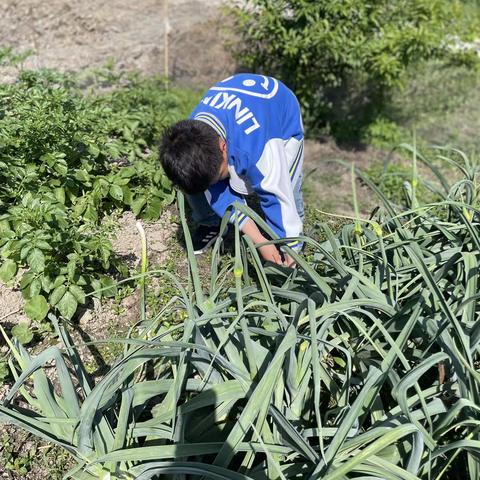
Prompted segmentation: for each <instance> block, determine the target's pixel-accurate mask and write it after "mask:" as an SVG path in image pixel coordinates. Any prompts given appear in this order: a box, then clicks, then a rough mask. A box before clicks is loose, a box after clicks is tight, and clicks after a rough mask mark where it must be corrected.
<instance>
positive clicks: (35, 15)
mask: <svg viewBox="0 0 480 480" xmlns="http://www.w3.org/2000/svg"><path fill="white" fill-rule="evenodd" d="M225 3H227V4H230V5H232V4H233V2H231V1H230V2H225ZM167 4H168V5H167ZM220 4H221V1H220V0H136V1H134V2H132V1H130V0H76V1H75V2H69V1H67V0H49V1H48V2H45V1H42V0H2V2H1V7H2V8H1V12H2V14H1V15H0V47H1V46H10V47H13V48H14V49H15V50H16V51H19V52H23V51H26V50H32V51H33V54H32V56H30V57H29V58H28V59H27V60H26V62H25V66H26V67H28V68H41V67H49V68H58V69H60V70H75V71H78V70H82V69H84V68H87V67H95V66H100V65H103V64H105V63H106V62H107V61H110V60H114V61H115V63H116V64H117V66H118V67H119V68H124V69H137V70H140V71H142V72H144V73H146V74H165V71H166V69H165V64H166V62H165V47H166V46H167V50H168V55H167V64H168V70H169V74H170V75H171V77H172V78H173V79H174V80H176V81H178V82H181V83H185V84H189V85H195V86H197V87H198V86H205V85H207V84H208V83H210V82H211V81H218V79H219V78H223V77H225V76H228V75H230V74H231V73H229V72H231V71H232V68H233V61H232V59H231V56H230V54H229V53H228V52H227V51H226V49H225V47H224V46H225V44H226V43H228V41H227V39H228V36H229V33H228V28H224V27H225V26H226V25H228V21H227V19H226V17H225V16H224V15H223V14H222V12H221V10H220V9H219V6H220ZM165 29H167V32H168V42H167V41H166V37H165ZM227 74H228V75H227Z"/></svg>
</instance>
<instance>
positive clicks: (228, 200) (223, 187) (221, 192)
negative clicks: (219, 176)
mask: <svg viewBox="0 0 480 480" xmlns="http://www.w3.org/2000/svg"><path fill="white" fill-rule="evenodd" d="M205 196H206V198H207V201H208V203H209V204H210V206H211V207H212V210H213V211H214V212H215V213H216V214H217V215H218V216H219V217H222V218H223V216H224V215H225V212H226V211H227V209H228V208H229V207H231V206H232V205H233V203H234V202H239V203H243V204H245V205H246V203H247V202H246V201H245V198H244V197H243V196H242V195H240V194H239V193H237V192H235V191H234V190H233V189H232V187H230V184H229V182H228V180H221V181H219V182H217V183H215V184H214V185H211V186H210V187H209V188H208V190H207V191H206V192H205ZM236 217H238V225H239V227H240V229H241V228H242V227H243V225H244V224H245V222H246V221H247V220H248V217H247V216H246V215H245V214H244V213H242V212H239V211H233V212H232V214H231V215H230V220H229V221H230V222H231V223H235V220H236Z"/></svg>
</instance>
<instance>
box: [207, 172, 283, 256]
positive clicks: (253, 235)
mask: <svg viewBox="0 0 480 480" xmlns="http://www.w3.org/2000/svg"><path fill="white" fill-rule="evenodd" d="M206 197H207V200H208V202H209V203H210V206H211V207H212V209H213V211H214V212H215V213H216V214H217V215H218V216H220V217H223V215H224V214H225V212H226V211H227V208H228V207H230V206H231V205H232V204H233V203H234V202H241V203H246V202H245V199H244V198H243V197H242V196H241V195H239V194H237V193H236V192H235V191H234V190H232V188H231V187H230V185H229V182H228V180H222V181H221V182H218V183H216V184H215V185H212V186H211V187H210V188H209V189H208V190H207V192H206ZM236 216H238V224H239V228H240V230H241V231H242V233H243V234H244V235H248V236H249V237H250V239H251V240H252V242H253V243H255V244H257V243H263V242H266V241H267V239H266V238H265V237H264V236H263V235H262V233H261V232H260V230H259V228H258V227H257V225H256V223H255V222H254V221H253V220H252V219H250V218H248V217H247V216H246V215H245V214H243V213H241V212H233V213H232V216H231V217H230V222H232V223H234V222H235V217H236ZM259 251H260V254H261V255H262V257H263V259H264V260H267V261H271V262H274V263H279V264H281V263H284V262H283V261H282V257H281V255H280V252H279V251H278V249H277V247H276V246H275V245H263V246H261V247H259Z"/></svg>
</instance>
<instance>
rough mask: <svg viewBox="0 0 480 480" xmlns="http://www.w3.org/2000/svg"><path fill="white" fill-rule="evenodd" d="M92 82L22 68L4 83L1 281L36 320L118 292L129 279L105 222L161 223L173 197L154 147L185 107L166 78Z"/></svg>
mask: <svg viewBox="0 0 480 480" xmlns="http://www.w3.org/2000/svg"><path fill="white" fill-rule="evenodd" d="M7 53H8V52H7ZM89 75H90V76H88V75H87V76H85V75H83V76H80V77H77V76H73V75H67V74H61V73H58V72H56V71H52V70H41V71H36V72H33V71H26V70H21V71H19V73H18V79H17V81H16V82H14V83H11V84H3V85H0V170H1V172H0V280H1V281H3V282H6V283H8V282H10V283H13V282H14V280H15V279H16V280H18V282H19V287H20V289H21V291H22V295H23V296H24V298H25V300H26V307H25V308H26V313H27V315H28V316H29V317H30V319H32V320H34V321H36V322H39V321H42V320H43V319H44V318H45V317H46V315H47V313H48V311H50V310H53V311H56V312H57V313H58V314H59V315H61V316H62V317H64V318H67V319H71V318H72V317H73V316H74V314H75V312H76V311H77V307H78V305H82V304H84V303H85V301H86V298H87V296H88V295H90V294H95V293H93V292H98V291H101V292H103V293H102V295H112V294H114V291H113V289H108V288H107V287H109V286H111V285H112V283H113V280H112V277H115V276H117V277H118V275H123V276H125V275H126V274H127V271H126V267H125V265H124V264H123V263H122V262H121V261H120V260H119V259H118V258H116V256H115V255H114V252H113V247H112V244H111V242H110V230H109V228H108V226H106V222H105V219H106V218H107V217H108V215H110V214H111V213H112V212H114V211H115V210H125V209H131V210H132V211H133V212H134V213H135V215H137V216H138V217H140V218H145V219H150V220H153V219H158V218H159V216H160V214H161V211H162V208H163V207H164V206H165V205H167V204H168V203H170V202H171V201H172V200H173V198H174V197H173V192H172V188H171V185H170V182H169V181H168V178H167V177H166V176H165V175H164V174H163V172H162V170H161V168H160V167H159V162H158V158H157V153H156V143H157V141H158V139H159V135H160V132H161V131H162V129H163V128H164V127H165V126H166V125H167V124H168V123H170V122H172V121H174V120H175V119H177V118H180V117H181V116H183V115H184V112H183V111H182V109H181V108H180V101H179V100H178V99H177V98H176V97H175V95H173V94H171V93H169V92H166V91H165V89H164V84H163V82H162V81H161V79H155V78H142V77H140V76H139V75H135V74H128V75H127V74H115V73H113V72H111V71H110V70H107V71H105V70H100V71H97V72H93V73H91V74H89ZM85 83H88V84H89V85H90V87H89V88H87V87H86V86H85ZM19 271H21V272H22V273H21V274H20V275H19V278H18V279H17V273H18V272H19ZM96 295H97V294H96ZM98 295H101V294H98Z"/></svg>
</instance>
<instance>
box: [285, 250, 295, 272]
mask: <svg viewBox="0 0 480 480" xmlns="http://www.w3.org/2000/svg"><path fill="white" fill-rule="evenodd" d="M283 255H284V257H285V260H284V262H283V264H284V265H285V266H286V267H290V268H294V267H295V265H296V264H297V262H296V261H295V260H294V259H293V258H292V257H291V256H290V255H289V254H288V253H284V254H283Z"/></svg>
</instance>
